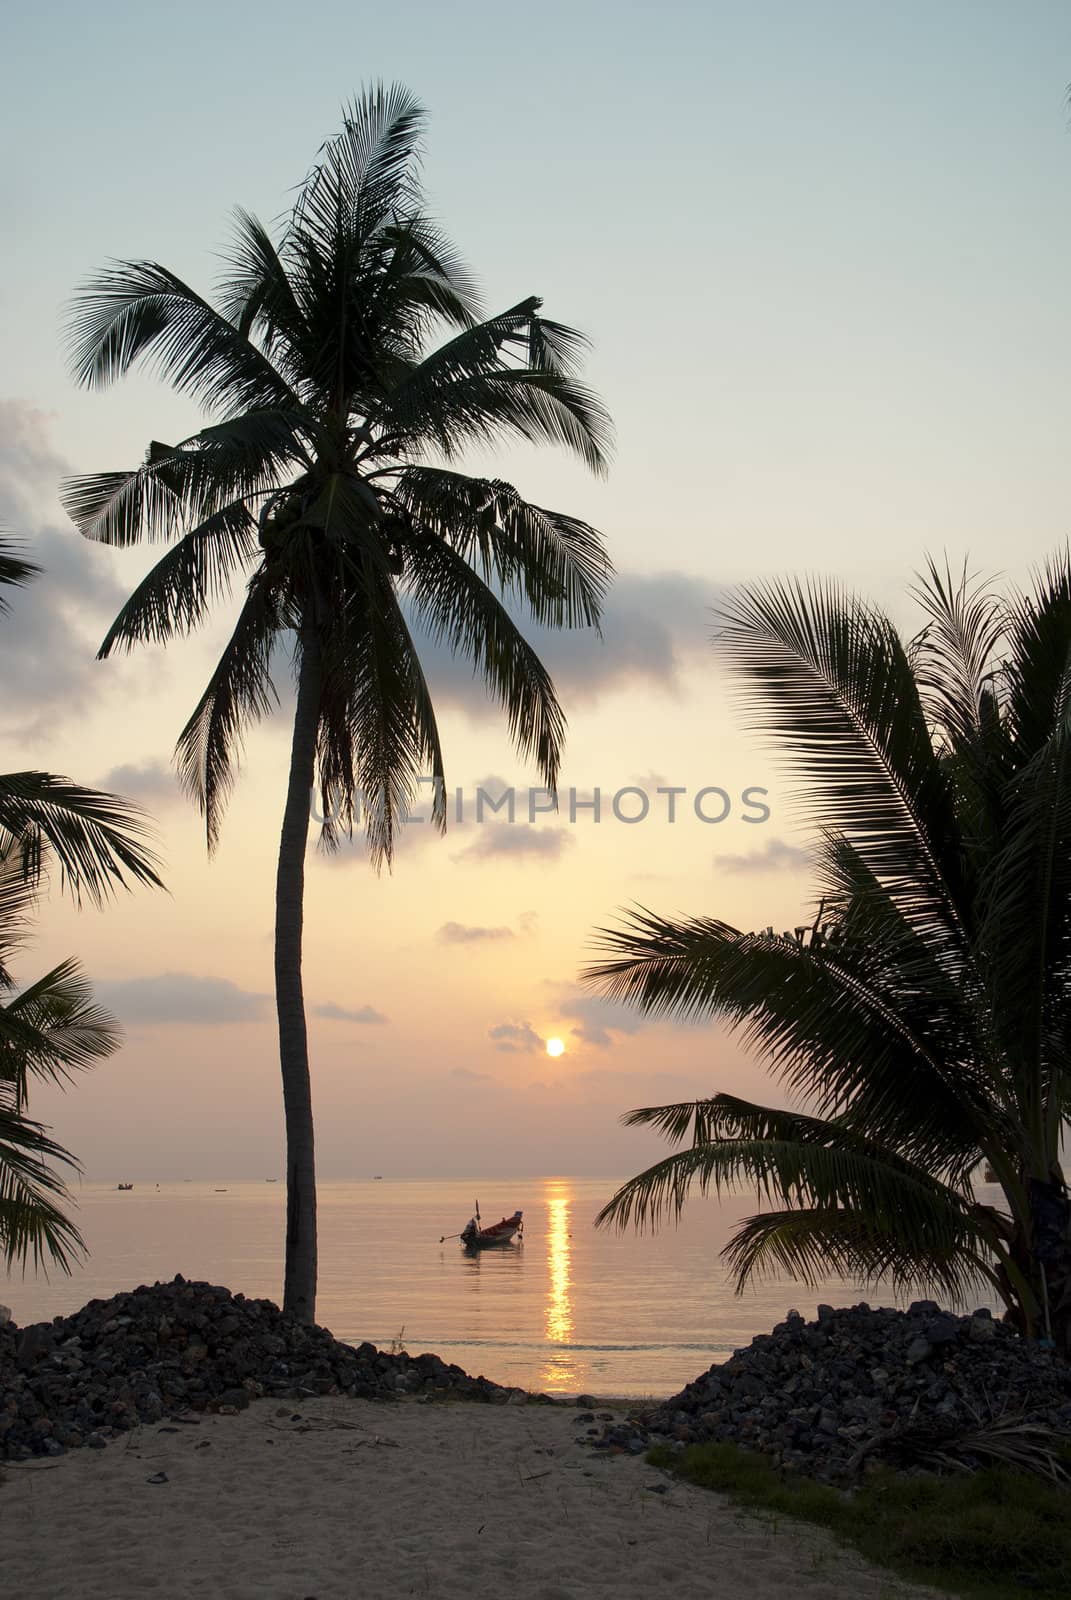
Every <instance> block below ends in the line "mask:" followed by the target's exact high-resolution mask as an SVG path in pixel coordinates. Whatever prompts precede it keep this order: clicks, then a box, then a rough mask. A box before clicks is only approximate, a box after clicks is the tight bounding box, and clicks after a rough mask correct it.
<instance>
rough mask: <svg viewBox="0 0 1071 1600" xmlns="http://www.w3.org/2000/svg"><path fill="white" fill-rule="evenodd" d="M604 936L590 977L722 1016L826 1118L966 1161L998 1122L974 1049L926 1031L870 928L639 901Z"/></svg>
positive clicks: (659, 1009) (628, 994)
mask: <svg viewBox="0 0 1071 1600" xmlns="http://www.w3.org/2000/svg"><path fill="white" fill-rule="evenodd" d="M599 942H600V944H601V945H602V948H603V949H604V950H606V951H608V952H609V954H610V959H609V960H605V961H602V962H599V963H597V964H595V965H593V966H590V967H588V968H587V969H586V971H585V972H584V973H582V975H581V981H582V982H583V983H585V984H586V985H588V986H590V987H592V988H594V989H595V990H596V991H597V992H598V993H600V994H602V995H604V996H605V997H606V998H607V999H611V1000H613V1001H615V1002H617V1003H620V1004H625V1005H632V1006H636V1007H637V1008H638V1009H639V1010H641V1011H643V1012H644V1013H645V1014H646V1015H648V1016H651V1017H655V1018H657V1017H674V1018H677V1019H679V1020H682V1021H695V1020H698V1019H699V1018H702V1017H713V1016H721V1017H724V1018H726V1019H727V1020H728V1022H729V1023H730V1026H731V1027H733V1028H734V1029H738V1030H739V1031H740V1033H741V1035H742V1037H743V1039H744V1040H745V1042H746V1043H747V1044H748V1045H749V1046H750V1047H752V1048H754V1049H756V1050H759V1051H761V1052H762V1054H763V1056H764V1057H765V1059H767V1060H768V1061H769V1063H770V1065H771V1067H772V1069H773V1071H774V1072H775V1073H776V1074H777V1075H778V1076H779V1077H780V1078H782V1080H783V1081H784V1082H785V1083H786V1084H787V1085H788V1086H789V1087H790V1088H792V1089H793V1090H794V1091H795V1092H797V1093H799V1094H803V1095H806V1096H807V1097H808V1098H809V1099H811V1100H812V1101H813V1103H814V1105H815V1107H816V1109H817V1111H818V1113H819V1114H820V1115H822V1116H837V1115H848V1114H850V1115H851V1117H852V1119H853V1123H854V1125H855V1126H856V1127H857V1128H858V1129H859V1130H860V1131H861V1132H862V1131H865V1132H867V1133H868V1134H869V1135H870V1136H871V1137H874V1138H879V1137H880V1138H885V1139H887V1140H890V1141H891V1143H892V1145H893V1147H894V1148H896V1149H900V1150H903V1151H904V1152H910V1153H912V1154H913V1155H914V1157H915V1158H916V1159H918V1160H924V1159H936V1158H940V1159H941V1160H944V1161H948V1162H951V1163H953V1164H957V1165H959V1166H960V1167H966V1168H967V1169H969V1168H970V1167H971V1166H973V1165H974V1164H975V1163H976V1162H977V1160H978V1154H977V1152H978V1143H979V1139H980V1138H981V1136H982V1133H983V1130H987V1129H990V1128H992V1127H993V1126H994V1122H995V1123H996V1125H997V1126H1000V1125H1001V1115H1000V1109H999V1102H997V1101H996V1100H995V1097H994V1093H993V1086H992V1083H991V1081H990V1079H989V1078H988V1076H987V1074H986V1073H985V1071H984V1069H983V1068H982V1067H981V1066H980V1064H979V1063H978V1061H977V1059H976V1057H975V1056H974V1055H973V1054H971V1053H970V1052H969V1051H967V1050H965V1049H960V1050H958V1051H956V1052H955V1053H954V1054H950V1053H948V1052H946V1050H945V1049H944V1045H945V1042H946V1039H945V1038H944V1037H938V1038H936V1039H935V1038H933V1037H930V1036H928V1033H929V1030H928V1028H927V1027H926V1023H927V1021H928V1015H927V1014H926V1013H925V1012H924V1011H923V1012H922V1013H921V1014H920V1015H919V1016H918V1017H917V1018H913V1017H912V1015H911V1006H910V988H909V985H908V984H904V985H903V986H897V985H896V981H895V980H896V977H897V972H896V968H895V964H892V963H890V966H891V972H890V973H883V971H882V968H881V961H882V957H883V955H884V954H885V951H884V950H883V949H882V947H881V946H880V945H879V946H877V947H875V946H874V945H872V944H871V942H870V941H869V940H867V939H856V940H852V941H848V940H846V939H841V940H838V941H837V942H836V943H830V944H828V945H818V946H817V947H816V946H812V945H810V944H803V943H797V941H796V940H795V939H794V938H785V937H782V936H779V935H776V934H773V933H772V932H767V933H741V932H740V931H739V930H737V929H735V928H732V927H730V926H729V925H728V924H726V923H720V922H717V921H716V920H714V919H713V918H693V919H688V920H685V921H681V922H674V921H670V920H667V919H665V918H663V917H659V916H657V915H655V914H654V913H653V912H650V911H646V910H642V909H637V910H634V911H633V912H632V913H631V914H630V915H629V916H628V917H627V918H626V919H625V920H624V922H623V923H622V924H621V925H620V926H619V927H617V928H611V929H603V930H601V932H600V935H599ZM890 978H891V980H892V981H891V982H890ZM961 1032H962V1028H961Z"/></svg>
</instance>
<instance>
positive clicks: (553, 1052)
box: [547, 1039, 565, 1056]
mask: <svg viewBox="0 0 1071 1600" xmlns="http://www.w3.org/2000/svg"><path fill="white" fill-rule="evenodd" d="M564 1054H565V1046H564V1044H563V1043H562V1041H561V1040H560V1039H548V1040H547V1055H548V1056H563V1055H564Z"/></svg>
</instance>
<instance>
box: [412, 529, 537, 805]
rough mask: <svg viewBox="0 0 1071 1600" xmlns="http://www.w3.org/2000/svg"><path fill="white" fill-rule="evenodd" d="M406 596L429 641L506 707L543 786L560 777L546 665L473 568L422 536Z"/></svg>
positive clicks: (444, 546) (519, 746) (513, 730)
mask: <svg viewBox="0 0 1071 1600" xmlns="http://www.w3.org/2000/svg"><path fill="white" fill-rule="evenodd" d="M406 588H407V594H408V596H409V598H410V600H411V602H412V605H413V608H414V611H415V613H416V615H417V617H418V618H419V620H420V622H421V624H422V626H423V627H424V628H425V629H426V631H427V632H428V633H429V635H430V636H431V638H432V639H434V640H445V641H446V643H447V644H448V645H449V647H450V649H451V650H452V651H453V652H454V654H455V655H461V656H463V657H464V658H466V659H467V660H469V661H471V663H472V666H473V671H474V672H475V673H477V674H478V675H479V676H480V677H481V678H482V679H483V681H484V683H485V684H486V686H487V689H488V691H489V693H490V694H491V695H492V696H493V697H494V698H495V699H497V700H498V702H499V703H500V704H501V706H502V707H503V709H504V710H505V712H506V717H507V721H508V724H509V732H510V737H511V738H512V740H513V742H514V744H515V745H516V747H517V749H518V750H519V751H520V752H521V754H523V755H525V756H531V757H533V758H534V759H535V761H536V763H537V765H538V767H539V771H540V774H541V775H542V779H543V782H544V784H545V785H546V786H547V788H548V789H550V790H553V789H554V788H555V787H556V785H557V781H558V768H559V766H560V763H561V752H562V746H563V744H564V742H565V716H564V713H563V712H562V709H561V706H560V705H559V703H558V698H557V696H556V694H555V692H554V685H553V684H552V682H551V680H550V675H549V673H548V672H547V669H546V668H545V667H544V666H543V663H542V662H541V661H540V659H539V657H538V656H537V655H536V653H535V651H534V650H533V649H532V647H531V645H529V644H528V642H527V640H526V639H525V638H524V637H523V635H522V634H521V632H520V630H519V629H518V628H517V625H516V623H515V622H514V621H513V619H512V618H511V617H510V615H509V613H508V611H507V610H506V608H505V607H504V606H503V605H502V603H501V601H500V600H499V599H498V598H497V596H496V595H495V594H493V593H492V591H491V590H490V589H489V588H488V587H487V585H486V584H485V583H483V582H482V580H481V579H480V578H479V577H478V576H477V575H476V574H475V573H474V572H473V570H472V568H471V567H469V566H468V564H467V563H466V562H465V561H463V560H462V559H461V557H460V556H459V555H457V554H456V552H455V551H453V550H452V549H451V548H450V546H449V545H447V544H444V543H443V542H442V541H441V540H438V539H424V540H421V541H420V542H419V544H418V546H417V548H416V551H415V559H414V562H413V569H412V574H411V576H410V578H409V580H408V583H407V586H406Z"/></svg>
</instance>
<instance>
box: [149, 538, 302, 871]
mask: <svg viewBox="0 0 1071 1600" xmlns="http://www.w3.org/2000/svg"><path fill="white" fill-rule="evenodd" d="M281 625H282V619H281V618H280V615H279V611H278V606H277V603H276V600H275V598H274V596H273V595H272V593H271V590H270V587H269V583H268V580H267V578H266V577H265V575H264V574H263V572H262V571H259V570H258V571H257V572H256V573H255V574H254V575H253V578H252V579H251V580H250V584H249V588H248V590H247V593H246V598H245V602H244V604H243V606H242V609H241V612H240V613H239V616H238V621H237V624H236V625H235V629H234V632H233V633H232V634H231V637H230V639H229V640H228V641H227V644H226V646H225V648H224V651H223V654H222V655H221V656H220V659H219V662H218V663H217V665H216V668H215V671H214V672H213V673H212V676H211V678H210V679H209V681H208V687H207V688H206V689H205V692H204V694H203V695H202V696H201V698H200V700H199V701H198V703H197V706H196V708H195V709H194V712H193V715H192V716H191V717H190V720H189V721H188V722H187V724H186V726H185V727H184V728H183V730H182V732H181V733H180V735H179V739H178V744H177V746H176V751H175V754H176V759H177V762H178V768H179V777H180V779H181V781H182V784H183V786H184V788H185V789H186V791H187V793H188V794H190V795H191V796H192V798H193V799H194V800H195V801H196V802H197V805H198V808H199V810H200V811H201V814H202V816H203V817H204V819H205V829H206V834H207V838H208V847H209V849H210V850H214V849H215V847H216V844H217V843H218V841H219V830H220V824H221V822H222V817H223V809H224V807H225V805H226V801H227V796H228V795H229V793H230V791H231V788H232V787H233V784H234V779H235V772H236V767H237V761H238V752H239V751H240V750H241V747H242V738H243V734H244V732H245V729H246V728H247V727H248V726H249V724H250V723H255V722H259V721H260V719H261V718H262V717H265V716H267V715H268V713H269V712H270V711H271V710H272V708H273V707H274V706H275V705H276V703H277V698H278V697H277V695H276V692H275V686H274V684H273V682H272V677H271V660H272V650H273V646H274V643H275V635H276V633H277V632H278V631H279V629H280V627H281Z"/></svg>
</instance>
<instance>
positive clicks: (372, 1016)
mask: <svg viewBox="0 0 1071 1600" xmlns="http://www.w3.org/2000/svg"><path fill="white" fill-rule="evenodd" d="M312 1014H313V1016H314V1017H326V1019H327V1020H328V1021H329V1022H368V1023H379V1022H386V1021H387V1018H386V1017H385V1016H384V1015H383V1013H382V1011H377V1010H376V1008H375V1006H359V1007H358V1008H357V1010H356V1011H350V1010H347V1008H346V1007H345V1006H337V1005H336V1004H335V1002H334V1001H333V1000H322V1001H321V1002H320V1004H319V1005H318V1006H313V1008H312Z"/></svg>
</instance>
